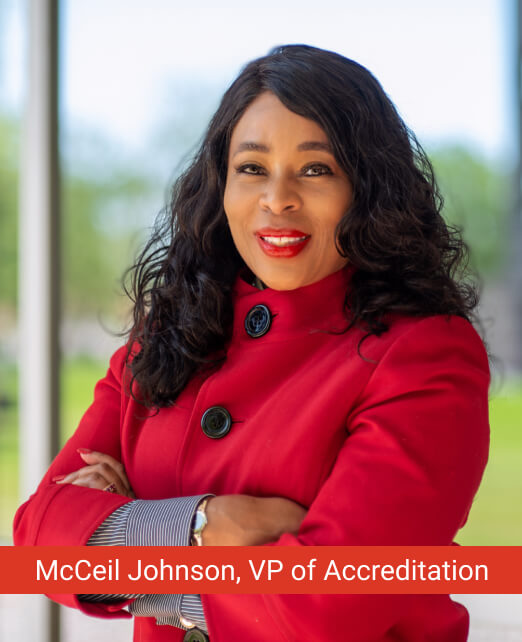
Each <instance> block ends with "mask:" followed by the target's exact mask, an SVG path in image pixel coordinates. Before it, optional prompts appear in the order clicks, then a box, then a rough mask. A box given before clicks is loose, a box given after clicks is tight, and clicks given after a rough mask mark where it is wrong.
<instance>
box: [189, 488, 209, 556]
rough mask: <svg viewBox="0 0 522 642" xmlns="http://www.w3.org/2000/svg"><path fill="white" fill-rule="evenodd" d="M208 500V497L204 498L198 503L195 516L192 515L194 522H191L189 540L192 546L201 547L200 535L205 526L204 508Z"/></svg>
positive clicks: (205, 515)
mask: <svg viewBox="0 0 522 642" xmlns="http://www.w3.org/2000/svg"><path fill="white" fill-rule="evenodd" d="M209 499H210V497H205V499H203V500H202V501H201V502H199V504H198V508H197V510H196V514H195V515H194V521H193V522H192V536H191V538H190V542H191V544H192V546H203V539H202V537H201V533H202V532H203V529H204V528H205V526H206V525H207V513H206V508H207V504H208V500H209Z"/></svg>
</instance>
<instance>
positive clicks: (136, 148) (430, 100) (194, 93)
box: [0, 0, 522, 642]
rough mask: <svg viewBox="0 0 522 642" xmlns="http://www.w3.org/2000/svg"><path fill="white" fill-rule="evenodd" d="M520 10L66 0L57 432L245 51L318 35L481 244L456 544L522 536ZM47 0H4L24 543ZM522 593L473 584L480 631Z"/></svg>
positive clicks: (0, 10) (8, 278) (0, 379)
mask: <svg viewBox="0 0 522 642" xmlns="http://www.w3.org/2000/svg"><path fill="white" fill-rule="evenodd" d="M191 6H192V7H195V6H196V5H191ZM517 9H518V8H517V2H516V0H438V1H437V2H436V3H435V2H418V1H415V0H395V1H394V2H393V3H390V2H386V0H367V2H365V3H361V2H360V1H359V0H337V1H335V0H332V1H328V0H325V1H323V2H321V3H317V2H312V1H309V0H300V1H299V2H297V1H294V0H289V1H287V2H280V1H275V0H265V1H264V2H263V3H261V4H259V3H242V2H239V1H236V0H233V1H229V2H220V3H214V2H210V1H207V0H200V1H199V2H198V3H197V8H191V7H190V6H189V4H188V3H185V2H180V1H177V0H148V1H147V2H140V1H139V0H110V2H107V1H105V0H90V1H89V2H83V1H82V0H62V1H61V2H60V3H59V21H58V24H59V30H58V33H59V36H58V43H57V44H58V52H59V57H58V70H59V73H58V77H59V103H58V125H59V161H60V190H59V200H60V212H61V213H60V230H59V232H60V236H61V246H60V248H59V249H58V250H57V251H59V254H60V256H59V260H60V263H61V265H60V271H59V280H60V282H59V290H60V303H59V307H60V337H59V346H60V352H61V365H60V369H59V373H58V374H59V382H60V396H59V407H58V411H59V422H58V424H59V426H60V428H59V435H58V439H59V441H60V442H63V441H64V440H65V439H66V438H67V437H68V435H70V434H71V432H72V431H73V430H74V429H75V427H76V425H77V423H78V420H79V418H80V417H81V415H82V413H83V412H84V411H85V409H86V408H87V406H88V405H89V403H90V401H91V399H92V393H93V387H94V384H95V382H96V380H97V379H98V378H100V377H101V376H102V375H103V374H104V372H105V370H106V368H107V362H108V358H109V356H110V354H111V353H112V351H113V350H114V349H115V348H116V347H117V346H118V345H120V344H121V342H122V338H121V337H119V336H118V335H117V333H118V332H121V331H122V330H124V329H125V327H126V323H127V321H128V318H129V317H128V314H129V309H130V308H129V302H128V300H127V299H126V298H125V296H124V295H123V293H122V288H121V277H122V274H123V272H124V270H125V268H126V267H127V266H128V265H130V264H131V262H132V260H133V257H134V255H135V253H136V251H137V249H138V248H139V246H140V243H142V242H143V240H144V239H145V238H146V237H147V235H148V233H149V230H150V226H151V225H152V224H153V221H154V218H155V216H156V215H157V214H158V212H160V210H161V209H162V208H163V207H164V205H165V203H166V200H167V198H168V191H169V186H170V185H171V183H172V180H173V178H174V177H175V176H176V174H177V172H178V171H179V169H180V167H182V166H183V163H184V162H186V160H187V158H189V157H190V153H191V151H193V149H194V146H195V145H196V144H197V142H198V140H199V138H200V136H201V135H202V133H203V130H204V128H205V126H206V123H207V122H208V119H209V117H210V115H211V114H212V113H213V111H214V110H215V108H216V107H217V104H218V101H219V99H220V96H221V95H222V93H223V92H224V90H225V89H226V87H227V86H228V84H229V83H230V82H231V81H232V80H233V78H234V77H235V75H236V74H237V72H238V71H239V69H240V68H241V66H242V65H243V64H244V63H245V62H246V61H248V60H250V59H252V58H254V57H257V56H260V55H263V54H265V53H267V51H268V49H269V48H271V47H272V46H274V45H277V44H283V43H296V42H302V43H307V44H311V45H315V46H319V47H324V48H327V49H332V50H335V51H337V52H339V53H341V54H343V55H345V56H347V57H350V58H354V59H355V60H357V61H358V62H360V63H362V64H363V65H365V66H366V67H368V68H369V69H370V70H371V71H372V72H373V73H374V74H375V75H376V76H377V78H378V79H379V80H380V82H381V83H382V85H383V86H384V89H385V90H386V91H387V93H388V94H389V96H390V97H391V99H392V100H393V101H394V102H395V104H396V105H397V107H398V109H399V111H400V113H401V115H402V116H403V118H404V120H405V121H406V123H407V124H408V126H409V127H410V128H412V129H413V131H414V132H415V133H416V134H417V137H418V138H419V140H420V142H421V144H422V145H423V146H424V147H425V149H426V150H427V152H428V154H429V156H430V158H431V159H432V161H433V164H434V167H435V170H436V174H437V176H438V179H439V183H440V186H441V188H442V192H443V194H444V196H445V201H446V205H445V216H446V218H447V220H448V221H450V222H452V223H456V224H457V225H459V226H461V227H462V229H463V232H464V237H465V239H466V240H467V241H468V243H469V245H470V247H471V261H472V265H473V267H474V268H475V269H476V271H477V272H478V274H479V275H480V278H481V282H482V287H483V295H482V303H481V307H480V315H481V318H482V321H483V325H484V328H485V331H486V340H487V342H488V346H489V350H490V352H491V354H492V355H493V359H492V363H491V365H492V369H493V382H492V388H491V402H490V412H491V429H492V436H491V455H490V462H489V464H488V467H487V470H486V473H485V477H484V480H483V483H482V486H481V488H480V490H479V493H478V495H477V497H476V500H475V502H474V505H473V508H472V511H471V514H470V517H469V520H468V523H467V524H466V526H465V528H464V529H463V530H462V531H460V533H459V534H458V537H457V541H458V542H459V543H460V544H467V545H520V544H521V543H522V473H521V470H522V430H521V427H522V319H521V314H520V311H521V310H522V305H521V303H520V301H521V294H520V287H521V283H522V262H521V260H520V256H519V254H520V251H521V248H522V246H521V245H520V244H521V243H522V233H521V226H520V206H519V195H518V193H519V189H518V185H519V174H518V172H519V103H518V96H519V88H518V86H517V82H518V80H517V69H518V65H519V62H518V58H517V56H518V33H517V25H518V13H517ZM30 10H31V2H30V0H0V544H9V543H11V524H12V519H13V515H14V512H15V510H16V507H17V505H18V504H19V503H20V501H22V500H25V499H26V496H25V495H26V493H24V491H23V488H22V486H23V484H22V485H21V484H20V481H19V480H20V479H22V478H23V471H22V470H21V466H20V456H19V449H20V438H19V430H18V424H19V405H18V391H19V377H18V373H19V367H18V366H19V357H20V352H21V346H22V345H23V343H24V341H25V334H24V333H25V332H26V330H24V332H20V328H19V326H18V325H17V321H18V318H19V307H20V300H19V297H20V294H19V293H20V292H21V291H22V289H21V287H20V282H19V278H18V277H19V265H20V257H19V248H20V247H21V246H22V238H23V235H24V234H25V232H26V230H24V227H23V224H21V223H20V216H19V210H20V205H21V202H23V201H24V198H26V197H27V196H26V195H25V194H24V192H23V189H22V186H21V182H20V181H21V176H22V175H23V158H25V159H26V160H27V150H26V152H25V153H26V156H25V157H24V156H23V154H22V149H23V146H22V140H23V135H24V132H23V129H24V122H26V121H25V120H24V118H25V116H24V115H25V114H26V113H27V109H28V95H29V90H28V84H29V83H28V65H29V62H28V59H29V45H30V26H29V25H30ZM24 162H25V161H24ZM38 322H39V320H38V318H34V320H33V323H34V324H35V327H36V325H37V324H38ZM520 597H521V596H496V597H493V596H460V598H461V601H463V602H464V603H466V604H467V606H468V608H469V609H470V611H471V613H472V637H470V639H471V640H489V639H491V640H522V619H520V615H519V614H520V613H521V611H522V609H521V608H520V607H521V606H522V602H521V601H520V599H518V598H520ZM486 598H487V599H486ZM24 599H26V600H27V599H28V598H22V597H20V596H0V639H4V637H3V636H4V635H5V639H8V637H7V636H8V635H9V636H10V637H9V639H15V640H24V639H26V638H25V637H24V634H23V633H22V631H23V627H24V623H23V613H24V612H26V607H27V603H26V602H24V601H23V600H24ZM456 599H457V598H456ZM24 605H25V606H24ZM59 617H61V622H62V627H61V628H62V632H61V640H67V641H72V640H83V638H84V637H85V639H94V638H95V639H98V640H105V639H107V640H109V639H111V640H112V641H113V642H116V641H117V640H119V639H121V640H125V639H130V628H129V625H128V623H127V622H117V623H114V624H111V625H110V626H109V625H108V624H107V622H103V626H101V623H98V622H96V621H95V620H88V619H87V618H85V617H83V616H82V617H78V616H77V614H75V613H68V614H67V615H64V614H62V615H61V616H59ZM56 630H57V629H56ZM42 635H44V634H43V633H42ZM53 635H55V639H56V642H58V638H57V637H56V636H58V633H56V632H55V634H53ZM27 639H29V638H27ZM35 639H42V640H44V639H47V638H45V637H41V638H38V637H37V638H35V637H34V634H32V640H35ZM53 642H54V640H53Z"/></svg>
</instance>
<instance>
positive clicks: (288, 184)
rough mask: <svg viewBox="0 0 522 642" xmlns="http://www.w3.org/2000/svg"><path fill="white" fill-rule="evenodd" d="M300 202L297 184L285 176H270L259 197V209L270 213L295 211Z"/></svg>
mask: <svg viewBox="0 0 522 642" xmlns="http://www.w3.org/2000/svg"><path fill="white" fill-rule="evenodd" d="M301 204H302V201H301V197H300V195H299V192H298V190H297V186H296V185H295V183H294V181H292V179H291V178H289V177H286V176H276V175H273V176H271V177H270V180H269V181H267V182H266V183H265V189H264V190H263V192H262V193H261V196H260V198H259V205H260V207H261V209H262V210H264V211H266V212H271V213H272V214H287V213H291V212H293V211H297V210H298V209H299V208H300V207H301Z"/></svg>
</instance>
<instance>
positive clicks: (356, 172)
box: [15, 45, 489, 642]
mask: <svg viewBox="0 0 522 642" xmlns="http://www.w3.org/2000/svg"><path fill="white" fill-rule="evenodd" d="M440 210H441V199H440V198H439V196H438V193H437V189H436V185H435V181H434V178H433V174H432V171H431V166H430V164H429V161H428V160H427V158H426V157H425V155H424V154H423V152H422V150H421V148H420V147H419V145H418V144H417V142H416V140H415V138H414V137H413V135H412V134H411V133H410V132H409V130H408V129H407V128H406V126H405V125H404V123H403V122H402V120H401V119H400V117H399V116H398V114H397V112H396V110H395V108H394V106H393V105H392V103H391V102H390V100H389V99H388V98H387V96H386V95H385V93H384V91H383V90H382V88H381V86H380V85H379V83H378V82H377V81H376V80H375V78H374V77H373V76H372V75H371V74H370V73H369V72H368V71H367V70H366V69H364V68H363V67H361V66H360V65H358V64H357V63H355V62H353V61H351V60H347V59H345V58H343V57H342V56H339V55H337V54H335V53H332V52H328V51H323V50H320V49H315V48H312V47H307V46H302V45H292V46H285V47H280V48H277V49H274V50H273V51H272V52H270V54H269V55H268V56H266V57H264V58H261V59H259V60H255V61H253V62H251V63H250V64H249V65H247V66H246V67H245V68H244V70H243V71H242V72H241V74H240V75H239V77H238V78H237V79H236V81H235V82H234V83H233V84H232V86H231V87H230V88H229V90H228V91H227V92H226V94H225V95H224V97H223V100H222V102H221V105H220V106H219V108H218V110H217V112H216V114H215V116H214V117H213V119H212V121H211V123H210V125H209V128H208V130H207V132H206V135H205V138H204V140H203V142H202V144H201V147H200V150H199V151H198V153H197V155H196V157H195V159H194V162H193V163H192V165H191V166H190V167H189V169H188V170H187V171H186V172H185V174H184V175H183V176H182V177H181V178H180V179H179V180H178V181H177V183H176V186H175V189H174V193H173V199H172V206H171V208H170V216H169V219H168V220H167V221H166V224H165V225H164V226H163V227H162V228H161V229H159V230H158V232H157V233H156V234H155V236H154V237H153V238H152V239H151V241H150V242H149V244H148V245H147V247H146V248H145V250H144V252H143V254H142V255H141V256H140V258H139V260H138V262H137V264H136V265H135V266H134V272H133V276H134V280H133V288H134V324H133V327H132V330H131V333H130V340H129V343H128V347H123V348H121V349H120V350H118V351H117V352H116V353H115V355H114V356H113V357H112V360H111V364H110V368H109V371H108V373H107V376H106V377H105V378H104V379H102V380H101V381H100V382H99V383H98V384H97V387H96V391H95V400H94V403H93V405H92V406H91V407H90V408H89V409H88V410H87V412H86V414H85V416H84V417H83V419H82V421H81V423H80V425H79V427H78V429H77V431H76V433H75V434H74V436H73V437H72V438H71V439H70V440H69V441H68V442H67V444H66V445H65V446H64V448H63V450H62V451H61V453H60V454H59V456H58V457H57V458H56V460H55V461H54V462H53V464H52V466H51V468H50V469H49V471H48V473H47V475H46V476H45V478H44V480H43V481H42V483H41V484H40V486H39V488H38V490H37V492H36V493H35V494H34V495H33V496H32V497H31V498H30V499H29V501H28V502H26V503H25V504H24V505H23V506H22V507H21V508H20V509H19V511H18V513H17V516H16V519H15V541H16V543H17V544H54V545H57V544H58V545H62V544H63V545H67V544H69V545H78V544H85V543H90V544H111V543H112V544H114V543H123V544H127V545H132V544H156V545H158V544H184V545H188V544H190V543H191V540H192V543H193V544H202V545H222V544H264V543H271V544H274V545H297V546H307V545H432V544H433V545H450V544H451V543H452V542H453V538H454V537H455V534H456V533H457V531H458V529H459V528H461V527H462V526H463V525H464V523H465V521H466V519H467V515H468V512H469V509H470V506H471V503H472V500H473V497H474V495H475V493H476V491H477V488H478V486H479V483H480V480H481V477H482V474H483V471H484V467H485V464H486V461H487V452H488V435H489V429H488V418H487V392H488V385H489V369H488V358H487V354H486V351H485V349H484V346H483V344H482V341H481V339H480V338H479V336H478V334H477V333H476V331H475V330H474V329H473V326H472V324H471V323H470V321H471V320H472V314H473V309H474V307H475V305H476V302H477V299H476V296H475V292H474V290H473V288H472V287H470V286H469V285H463V284H461V283H459V282H458V281H457V280H456V277H455V275H456V274H459V269H460V268H461V267H462V264H463V258H464V254H465V252H464V250H465V246H464V244H463V243H462V241H461V240H460V238H459V236H458V234H457V232H456V231H454V230H452V229H450V228H448V226H447V225H446V224H445V222H444V220H443V218H442V216H441V214H440ZM78 449H80V450H81V452H80V453H79V452H78ZM86 449H87V450H86ZM82 459H83V462H82ZM84 464H86V465H84ZM53 480H54V481H53ZM106 491H116V492H106ZM134 494H135V496H136V497H137V498H139V499H138V500H135V499H134ZM198 506H199V511H197V508H198ZM205 521H206V524H205ZM80 597H81V599H80V598H79V597H78V596H63V595H62V596H56V599H57V600H58V601H60V602H62V603H63V604H67V605H69V606H75V607H77V608H80V609H82V610H83V611H85V612H87V613H91V614H96V615H102V616H106V617H112V616H121V615H126V611H124V610H122V609H123V608H124V607H125V606H126V605H127V604H130V610H131V611H132V612H133V613H134V614H135V615H137V616H138V617H136V620H135V639H136V640H144V639H146V640H154V641H156V640H182V639H186V640H188V639H191V640H199V639H205V631H207V632H208V635H209V638H210V640H212V642H221V641H222V640H223V641H224V640H231V639H242V640H248V641H249V642H258V641H259V642H261V641H268V640H270V641H276V640H281V641H283V640H286V641H288V640H296V641H297V640H299V641H300V640H307V641H321V640H329V639H342V640H350V641H354V642H364V641H370V640H371V641H377V640H378V641H381V642H385V641H388V642H391V641H392V640H394V641H397V640H404V641H412V642H413V641H415V642H417V641H419V640H430V641H441V642H442V641H461V640H466V639H467V632H468V615H467V612H466V610H465V608H464V607H462V606H461V605H459V604H457V603H455V602H452V601H451V600H450V598H449V596H444V595H419V596H408V595H388V596H378V595H373V596H372V595H326V596H322V595H266V596H259V595H202V596H201V598H200V597H199V596H140V597H137V599H136V600H135V601H134V602H132V603H131V602H130V600H126V601H125V600H122V599H120V601H119V602H116V603H114V602H111V597H110V596H101V597H100V598H98V599H101V600H102V602H97V603H96V602H93V601H92V600H93V599H97V598H95V597H94V598H93V597H90V598H89V597H88V596H80ZM121 597H122V596H120V598H121ZM112 599H117V598H112ZM88 600H91V601H88ZM147 615H148V616H150V617H145V616H147ZM156 621H157V622H158V623H168V624H171V625H173V626H158V625H157V624H156ZM194 624H196V625H197V626H195V627H194V626H193V625H194ZM190 627H193V628H190ZM182 629H188V633H187V634H185V633H184V631H183V630H182ZM184 636H185V638H184Z"/></svg>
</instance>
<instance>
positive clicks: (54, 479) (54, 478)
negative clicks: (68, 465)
mask: <svg viewBox="0 0 522 642" xmlns="http://www.w3.org/2000/svg"><path fill="white" fill-rule="evenodd" d="M66 477H67V475H55V476H54V477H53V478H52V479H51V481H53V482H57V481H62V479H65V478H66Z"/></svg>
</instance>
